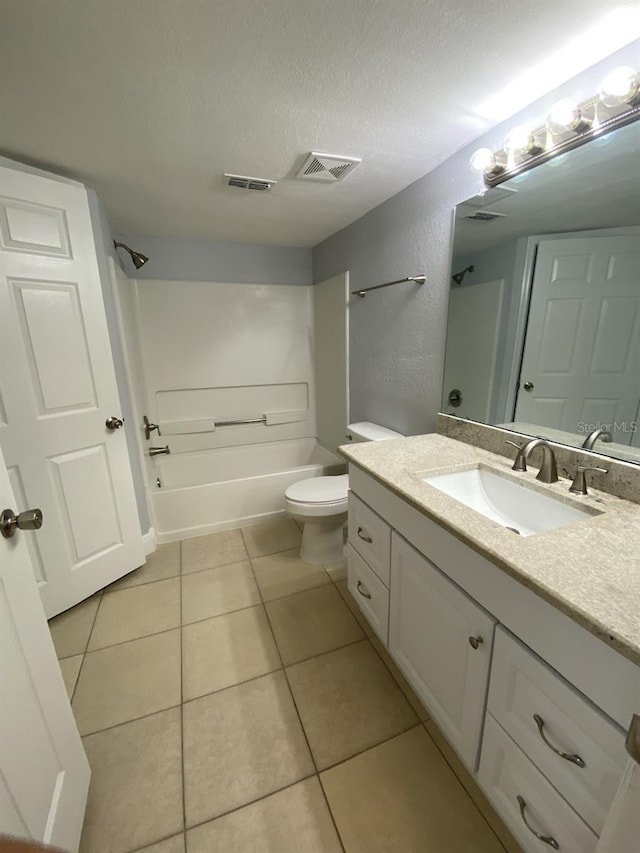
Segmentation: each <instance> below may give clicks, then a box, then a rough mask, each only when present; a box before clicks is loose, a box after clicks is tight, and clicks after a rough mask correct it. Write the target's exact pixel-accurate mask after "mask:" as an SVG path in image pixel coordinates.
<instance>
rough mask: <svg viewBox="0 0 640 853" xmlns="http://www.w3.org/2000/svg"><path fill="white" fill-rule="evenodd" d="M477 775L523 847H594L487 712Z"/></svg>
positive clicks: (575, 852) (577, 852)
mask: <svg viewBox="0 0 640 853" xmlns="http://www.w3.org/2000/svg"><path fill="white" fill-rule="evenodd" d="M478 780H479V782H480V785H481V786H482V788H483V789H484V792H485V794H486V795H487V796H488V797H489V799H490V800H491V802H492V803H493V805H494V806H495V808H496V810H497V811H498V813H499V814H500V815H501V816H502V818H503V820H504V822H505V823H506V824H507V826H508V827H509V829H510V830H511V832H513V834H514V835H515V837H516V839H517V840H518V842H519V843H520V844H521V845H522V847H523V848H524V850H525V851H530V853H541V851H545V850H549V851H551V850H560V851H562V853H590V851H594V850H595V849H596V843H597V840H598V839H597V836H596V835H594V833H593V832H591V830H590V829H589V827H588V826H587V825H586V823H584V821H583V820H581V818H580V817H578V815H577V814H576V813H575V812H574V810H573V809H572V808H571V806H569V805H568V804H567V803H566V802H565V801H564V800H563V799H562V797H561V796H560V794H559V793H558V792H557V791H556V790H555V788H553V786H552V785H550V784H549V782H547V780H546V779H545V778H544V776H543V775H542V773H540V771H539V770H538V769H537V768H536V767H535V766H534V765H533V764H532V763H531V762H530V761H529V759H528V758H527V756H526V755H525V754H524V753H523V752H522V750H521V749H520V748H519V747H518V746H516V744H515V743H514V742H513V741H512V740H511V738H510V737H509V735H508V734H506V732H505V731H504V730H503V729H502V728H501V727H500V726H499V725H498V723H497V722H496V721H495V720H494V719H493V717H492V716H491V714H487V716H486V720H485V728H484V738H483V741H482V754H481V756H480V770H479V771H478ZM518 797H520V798H521V802H518ZM522 808H523V809H524V814H523V813H522V811H521V809H522ZM525 820H526V823H525ZM527 823H528V826H527ZM534 832H537V833H539V835H542V836H545V837H546V838H547V839H555V842H556V845H554V844H553V843H552V842H551V841H550V840H547V841H546V842H545V841H543V840H540V839H538V838H536V836H535V834H534Z"/></svg>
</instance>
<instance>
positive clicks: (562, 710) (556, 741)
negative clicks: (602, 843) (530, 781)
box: [489, 628, 627, 834]
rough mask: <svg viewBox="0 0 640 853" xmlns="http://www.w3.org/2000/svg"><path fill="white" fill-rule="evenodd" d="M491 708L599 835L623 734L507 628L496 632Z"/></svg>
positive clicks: (622, 756)
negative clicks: (560, 753)
mask: <svg viewBox="0 0 640 853" xmlns="http://www.w3.org/2000/svg"><path fill="white" fill-rule="evenodd" d="M489 710H490V711H491V713H492V714H493V716H494V717H495V718H496V720H498V722H499V723H500V725H501V726H502V727H503V728H504V729H505V731H506V732H508V733H509V734H510V735H511V737H512V738H513V739H514V740H515V741H516V743H517V744H519V746H520V747H522V749H523V751H524V752H525V753H526V754H527V755H528V756H529V758H530V759H531V760H532V761H533V762H534V763H535V764H536V765H537V766H538V768H539V769H540V770H541V771H542V772H543V773H544V775H545V776H546V777H547V779H549V781H550V782H551V783H552V784H553V785H554V786H555V787H556V788H557V789H558V791H560V793H561V794H562V796H563V797H564V798H565V799H566V800H567V801H568V802H569V803H570V804H571V805H572V806H573V807H574V808H575V810H576V811H577V812H578V813H579V814H580V815H581V817H582V818H583V819H584V820H585V821H586V822H587V823H588V824H589V826H590V827H591V828H592V829H593V830H594V831H595V832H596V833H597V834H600V832H601V830H602V826H603V824H604V821H605V817H606V815H607V812H608V810H609V807H610V805H611V801H612V800H613V797H614V795H615V792H616V790H617V787H618V784H619V782H620V779H621V778H622V774H623V772H624V767H625V765H626V760H627V759H626V752H625V746H624V733H623V732H621V731H620V729H618V727H617V726H616V725H615V724H614V723H612V722H611V720H610V719H609V718H608V717H605V716H604V714H602V712H601V711H599V710H598V709H597V708H596V707H595V706H594V705H592V704H591V702H589V701H588V699H586V698H585V697H584V696H583V695H582V694H581V693H578V691H577V690H576V689H575V688H574V687H572V686H571V685H570V684H569V683H568V682H567V681H565V680H564V679H563V678H562V677H561V676H560V675H558V673H557V672H555V671H554V670H553V669H551V667H549V666H548V665H547V664H545V663H544V662H543V661H542V660H541V659H540V658H539V657H537V655H535V654H533V652H532V651H531V650H530V649H528V648H527V647H526V646H524V645H522V643H520V642H518V640H516V639H515V638H514V637H513V636H512V635H511V634H509V633H508V632H507V631H505V629H504V628H499V629H498V630H497V631H496V638H495V643H494V651H493V665H492V669H491V682H490V687H489ZM534 715H536V717H535V718H534ZM540 727H542V732H541V731H540ZM545 739H546V740H545ZM559 752H562V753H564V754H565V756H567V757H562V756H561V755H559V754H558V753H559ZM569 757H571V758H572V759H573V760H569ZM582 765H583V766H582Z"/></svg>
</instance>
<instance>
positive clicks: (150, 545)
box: [142, 527, 158, 557]
mask: <svg viewBox="0 0 640 853" xmlns="http://www.w3.org/2000/svg"><path fill="white" fill-rule="evenodd" d="M142 547H143V548H144V553H145V556H146V557H148V556H149V554H153V552H154V551H155V550H156V548H157V547H158V534H157V533H156V529H155V527H150V528H149V530H148V531H147V532H146V533H145V534H143V536H142Z"/></svg>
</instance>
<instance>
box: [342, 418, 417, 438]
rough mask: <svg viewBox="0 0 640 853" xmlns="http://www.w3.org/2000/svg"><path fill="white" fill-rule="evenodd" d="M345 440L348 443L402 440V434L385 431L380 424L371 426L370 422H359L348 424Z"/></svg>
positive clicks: (389, 430)
mask: <svg viewBox="0 0 640 853" xmlns="http://www.w3.org/2000/svg"><path fill="white" fill-rule="evenodd" d="M347 438H348V439H349V441H353V442H360V441H388V440H389V439H390V438H404V436H403V435H402V433H399V432H395V430H392V429H387V428H386V427H383V426H380V424H372V423H371V422H370V421H359V422H358V423H357V424H349V426H348V427H347Z"/></svg>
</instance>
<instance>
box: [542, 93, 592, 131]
mask: <svg viewBox="0 0 640 853" xmlns="http://www.w3.org/2000/svg"><path fill="white" fill-rule="evenodd" d="M592 124H593V121H592V119H590V118H587V116H585V115H583V114H582V111H581V110H580V109H579V108H578V105H577V104H576V102H575V101H572V100H571V98H562V100H560V101H557V102H556V103H555V104H554V105H553V106H552V107H551V112H550V113H549V115H548V117H547V127H548V128H549V130H550V132H551V133H552V134H555V135H556V136H558V135H561V134H563V133H567V132H568V131H571V132H573V133H582V131H584V130H588V129H589V128H590V127H591V125H592Z"/></svg>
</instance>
